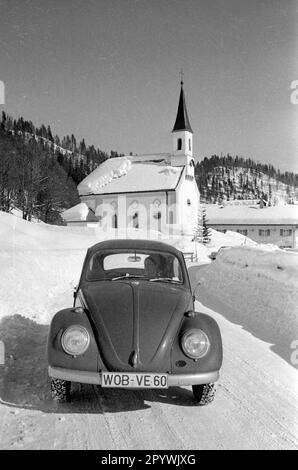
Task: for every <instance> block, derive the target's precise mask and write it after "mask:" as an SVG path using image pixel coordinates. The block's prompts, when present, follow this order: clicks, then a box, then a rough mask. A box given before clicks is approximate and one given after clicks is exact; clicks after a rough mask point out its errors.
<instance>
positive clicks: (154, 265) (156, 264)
mask: <svg viewBox="0 0 298 470" xmlns="http://www.w3.org/2000/svg"><path fill="white" fill-rule="evenodd" d="M161 261H162V260H161V257H160V256H159V255H150V256H148V258H146V259H145V263H144V266H145V273H146V277H148V278H149V279H155V278H157V277H163V272H162V271H163V270H162V266H161V264H162V263H161Z"/></svg>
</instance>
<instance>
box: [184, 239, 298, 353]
mask: <svg viewBox="0 0 298 470" xmlns="http://www.w3.org/2000/svg"><path fill="white" fill-rule="evenodd" d="M191 278H192V283H193V285H195V284H197V283H198V282H199V283H200V286H201V287H202V289H203V290H205V291H207V292H209V293H211V295H214V296H215V297H217V298H218V299H220V300H221V302H223V303H224V304H225V305H226V306H227V307H229V309H230V311H228V313H227V318H228V319H230V320H232V321H235V322H236V323H239V324H242V325H245V326H246V327H247V328H248V329H249V331H252V332H254V333H256V334H258V333H259V332H262V333H264V334H265V336H266V338H268V339H271V341H272V343H276V344H283V345H284V347H287V348H288V350H289V351H290V344H291V341H293V340H295V339H297V338H298V254H297V253H293V252H287V251H283V250H280V249H278V248H277V247H275V246H270V245H258V246H255V247H249V246H238V247H232V248H227V249H225V250H222V251H221V252H220V253H219V255H218V256H217V258H216V260H215V261H213V262H212V263H211V264H209V265H205V266H203V267H202V266H199V265H197V266H195V265H193V266H192V267H191ZM200 286H199V287H198V290H197V296H198V299H199V298H200ZM229 309H227V310H229ZM263 337H264V335H263Z"/></svg>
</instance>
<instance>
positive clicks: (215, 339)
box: [171, 312, 223, 374]
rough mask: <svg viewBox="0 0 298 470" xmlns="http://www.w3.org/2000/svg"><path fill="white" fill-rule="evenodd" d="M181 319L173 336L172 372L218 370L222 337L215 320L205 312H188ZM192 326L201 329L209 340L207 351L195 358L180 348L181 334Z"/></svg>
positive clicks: (220, 359)
mask: <svg viewBox="0 0 298 470" xmlns="http://www.w3.org/2000/svg"><path fill="white" fill-rule="evenodd" d="M187 315H189V316H185V317H184V318H183V320H182V323H181V327H180V330H179V332H178V334H177V336H176V338H175V341H174V343H173V346H172V352H171V365H172V373H180V374H181V373H187V372H195V371H197V372H212V371H218V370H219V369H220V367H221V365H222V360H223V350H222V338H221V333H220V329H219V326H218V324H217V322H216V321H215V320H214V319H213V318H212V317H210V316H209V315H207V314H205V313H200V312H188V313H187ZM192 328H198V329H201V330H203V331H204V332H205V333H206V334H207V336H208V338H209V341H210V349H209V351H208V353H207V354H206V355H205V356H204V357H202V358H200V359H197V360H194V359H191V358H189V357H188V356H187V355H186V354H185V353H184V352H183V350H182V347H181V339H182V336H183V334H184V333H185V332H186V331H187V330H189V329H192Z"/></svg>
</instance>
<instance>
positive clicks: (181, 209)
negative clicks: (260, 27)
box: [177, 171, 200, 235]
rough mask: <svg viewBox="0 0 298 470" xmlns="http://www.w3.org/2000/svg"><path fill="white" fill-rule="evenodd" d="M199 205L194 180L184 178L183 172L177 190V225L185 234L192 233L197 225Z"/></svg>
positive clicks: (198, 195) (198, 196)
mask: <svg viewBox="0 0 298 470" xmlns="http://www.w3.org/2000/svg"><path fill="white" fill-rule="evenodd" d="M199 204H200V193H199V190H198V187H197V184H196V181H195V180H189V179H186V178H185V171H184V172H183V175H182V178H181V181H180V184H179V186H178V188H177V208H178V221H177V222H178V223H179V224H180V225H181V227H182V230H183V232H184V233H185V234H187V235H191V234H193V233H194V229H195V226H196V224H197V218H198V211H199Z"/></svg>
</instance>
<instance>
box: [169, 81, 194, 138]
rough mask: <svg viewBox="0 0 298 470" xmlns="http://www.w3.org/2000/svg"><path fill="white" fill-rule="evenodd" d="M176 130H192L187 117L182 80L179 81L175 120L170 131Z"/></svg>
mask: <svg viewBox="0 0 298 470" xmlns="http://www.w3.org/2000/svg"><path fill="white" fill-rule="evenodd" d="M176 131H189V132H192V128H191V125H190V122H189V119H188V114H187V108H186V102H185V96H184V90H183V82H181V90H180V98H179V104H178V110H177V116H176V121H175V124H174V127H173V130H172V132H176Z"/></svg>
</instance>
